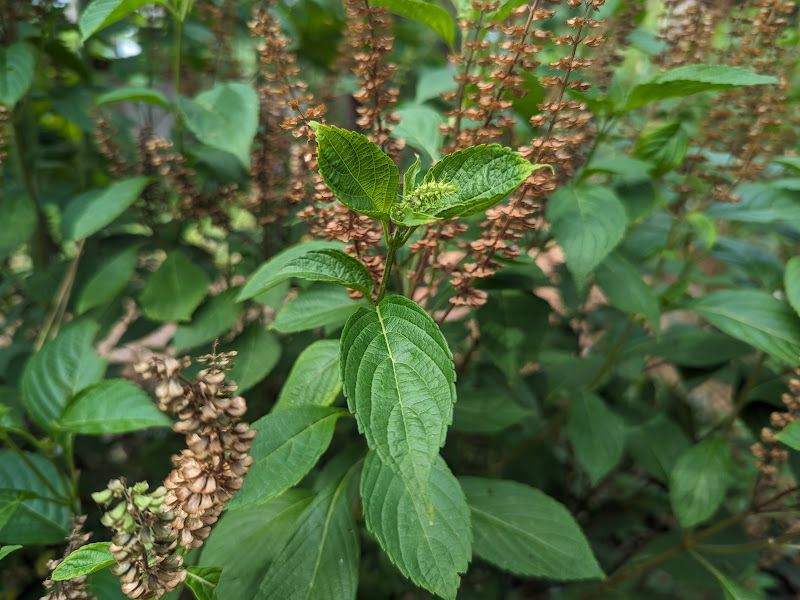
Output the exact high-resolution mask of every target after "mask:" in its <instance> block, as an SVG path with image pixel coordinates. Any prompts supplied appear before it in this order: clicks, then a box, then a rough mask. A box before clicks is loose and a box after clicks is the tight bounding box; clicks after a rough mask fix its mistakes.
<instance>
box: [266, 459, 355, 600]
mask: <svg viewBox="0 0 800 600" xmlns="http://www.w3.org/2000/svg"><path fill="white" fill-rule="evenodd" d="M358 467H359V464H358V463H356V465H354V466H353V467H352V468H351V469H350V470H349V471H348V472H347V473H346V474H345V475H344V476H343V477H341V478H339V479H338V480H336V481H333V482H332V483H331V484H330V485H328V487H326V488H325V489H324V490H322V491H321V492H320V493H319V494H318V495H317V497H316V498H314V500H313V501H312V502H311V504H310V505H309V506H308V508H307V509H306V510H305V511H303V514H302V515H301V516H300V518H299V519H298V520H297V523H296V525H295V528H294V531H293V532H292V536H291V538H290V539H289V541H288V543H287V544H286V545H285V546H284V547H283V549H282V550H281V552H280V554H278V556H277V557H276V558H275V560H274V561H273V562H272V564H271V565H270V567H269V570H268V571H267V574H266V575H265V576H264V579H263V581H262V582H261V585H260V587H259V590H258V594H257V595H256V596H255V598H254V600H330V599H332V598H336V600H350V599H352V600H354V599H355V597H356V590H357V588H358V561H359V553H360V549H359V543H358V527H357V526H356V523H355V520H354V519H353V513H352V504H353V497H352V496H353V494H351V493H349V488H350V487H351V486H350V483H351V481H352V478H353V475H354V474H355V473H356V472H357V471H358Z"/></svg>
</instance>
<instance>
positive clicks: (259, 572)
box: [200, 479, 312, 599]
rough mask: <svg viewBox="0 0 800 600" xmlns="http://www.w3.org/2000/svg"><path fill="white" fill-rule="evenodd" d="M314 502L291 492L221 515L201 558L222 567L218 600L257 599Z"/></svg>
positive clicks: (308, 495) (303, 493) (302, 493)
mask: <svg viewBox="0 0 800 600" xmlns="http://www.w3.org/2000/svg"><path fill="white" fill-rule="evenodd" d="M245 481H246V479H245ZM235 497H236V496H234V498H235ZM311 499H312V495H311V493H310V492H308V491H306V490H298V489H290V490H286V491H285V492H284V493H283V494H281V495H280V496H278V497H277V498H273V499H272V500H270V501H269V502H266V503H264V504H259V505H253V506H249V507H247V508H243V509H242V510H234V511H227V512H226V513H225V514H224V515H223V516H222V518H221V519H220V520H219V522H217V523H216V524H215V525H214V528H213V529H212V530H211V536H210V537H209V538H208V540H207V541H206V543H205V545H204V546H203V553H202V554H201V555H200V561H201V562H202V563H204V564H210V565H220V566H222V576H221V577H220V579H219V583H218V584H217V590H216V591H217V596H218V597H219V598H243V599H244V598H255V596H256V592H257V591H258V584H259V583H260V582H261V579H263V577H264V573H266V571H267V569H268V568H269V565H270V563H271V562H272V561H273V560H274V559H275V557H276V556H277V555H278V553H279V552H280V550H281V549H282V548H283V547H284V546H286V542H288V541H289V536H290V535H291V533H292V530H293V529H294V525H295V523H296V522H297V519H298V518H299V517H300V515H301V513H302V512H303V511H304V510H305V509H306V507H307V506H308V505H309V503H310V502H311Z"/></svg>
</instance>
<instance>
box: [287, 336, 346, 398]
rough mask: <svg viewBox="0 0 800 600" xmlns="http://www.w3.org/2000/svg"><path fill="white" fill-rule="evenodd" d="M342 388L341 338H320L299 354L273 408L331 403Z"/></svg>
mask: <svg viewBox="0 0 800 600" xmlns="http://www.w3.org/2000/svg"><path fill="white" fill-rule="evenodd" d="M341 389H342V382H341V380H340V379H339V341H338V340H318V341H316V342H314V343H313V344H311V345H310V346H309V347H308V348H306V349H305V350H303V351H302V352H301V353H300V356H298V357H297V360H296V361H295V363H294V366H292V370H291V371H289V377H287V378H286V382H285V383H284V384H283V386H282V387H281V391H280V394H279V395H278V401H277V402H276V403H275V406H274V407H273V409H272V410H273V412H274V411H277V410H281V409H284V408H288V407H290V406H300V405H306V404H311V405H315V406H329V405H330V404H331V403H333V401H334V400H336V397H337V396H338V395H339V392H340V391H341Z"/></svg>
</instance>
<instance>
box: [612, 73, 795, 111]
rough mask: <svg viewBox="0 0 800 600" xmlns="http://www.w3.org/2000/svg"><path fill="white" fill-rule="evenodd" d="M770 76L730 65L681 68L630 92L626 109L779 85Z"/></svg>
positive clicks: (658, 76) (655, 78)
mask: <svg viewBox="0 0 800 600" xmlns="http://www.w3.org/2000/svg"><path fill="white" fill-rule="evenodd" d="M778 83H780V81H779V80H778V79H777V78H775V77H772V76H769V75H758V74H756V73H751V72H750V71H746V70H744V69H742V68H740V67H732V66H729V65H702V64H694V65H683V66H680V67H677V68H675V69H671V70H669V71H666V72H664V73H660V74H659V75H656V76H655V77H654V78H653V79H651V80H650V81H648V82H646V83H640V84H639V85H637V86H635V87H634V88H633V90H631V93H630V95H629V96H628V101H627V103H626V104H625V110H632V109H634V108H638V107H640V106H643V105H645V104H649V103H650V102H657V101H658V100H665V99H666V98H677V97H681V96H690V95H692V94H697V93H699V92H713V91H718V90H729V89H731V88H736V87H741V86H745V85H767V84H778Z"/></svg>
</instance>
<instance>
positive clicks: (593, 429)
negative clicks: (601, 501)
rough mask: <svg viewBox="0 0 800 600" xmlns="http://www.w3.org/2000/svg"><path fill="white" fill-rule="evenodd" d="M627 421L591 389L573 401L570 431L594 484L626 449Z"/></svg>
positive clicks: (570, 411) (568, 428)
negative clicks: (590, 391) (591, 391)
mask: <svg viewBox="0 0 800 600" xmlns="http://www.w3.org/2000/svg"><path fill="white" fill-rule="evenodd" d="M625 433H626V432H625V422H624V421H623V420H622V418H621V417H619V416H617V415H616V414H614V413H613V412H612V411H611V410H610V409H609V408H608V406H606V403H605V402H604V401H603V399H602V398H600V397H599V396H596V395H595V394H592V393H589V392H583V393H580V394H576V395H574V396H573V397H572V398H571V400H570V405H569V416H568V419H567V434H568V435H569V441H570V443H571V444H572V448H573V449H574V450H575V456H576V457H577V459H578V462H579V463H580V464H581V466H582V467H583V468H584V469H585V470H586V473H587V474H588V475H589V480H590V481H591V483H592V485H595V484H597V482H598V481H600V479H602V478H603V477H605V476H606V475H607V474H608V473H609V471H611V469H613V468H614V467H615V466H616V465H617V463H618V462H619V461H620V459H621V458H622V453H623V452H624V451H625Z"/></svg>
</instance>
